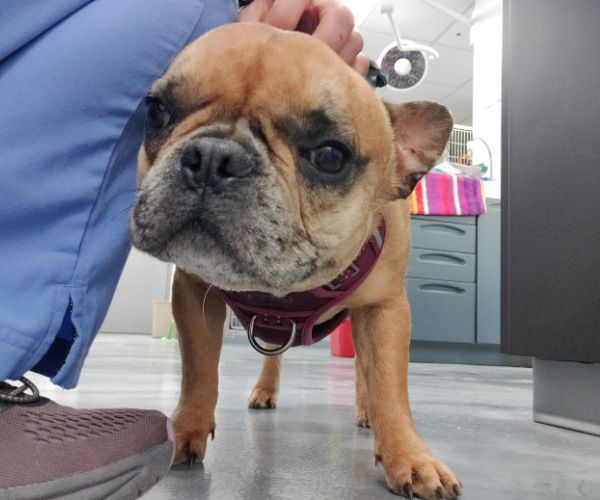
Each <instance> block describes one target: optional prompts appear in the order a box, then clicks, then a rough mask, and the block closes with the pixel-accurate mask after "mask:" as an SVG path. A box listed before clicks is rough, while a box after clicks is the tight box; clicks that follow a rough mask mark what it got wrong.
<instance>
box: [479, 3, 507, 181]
mask: <svg viewBox="0 0 600 500" xmlns="http://www.w3.org/2000/svg"><path fill="white" fill-rule="evenodd" d="M471 42H472V43H473V135H474V136H475V137H481V138H482V139H484V140H485V141H486V142H487V143H488V144H489V146H490V149H491V150H492V158H493V169H494V171H493V176H494V178H496V179H498V180H499V179H500V160H501V157H500V154H501V142H500V139H501V124H502V121H501V120H502V0H476V1H475V8H474V11H473V27H472V28H471ZM473 160H474V162H475V163H480V162H483V163H486V164H489V160H488V154H487V152H486V150H485V148H484V147H482V146H481V145H477V144H476V145H475V150H474V157H473Z"/></svg>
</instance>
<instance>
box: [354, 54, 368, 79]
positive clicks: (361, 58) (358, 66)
mask: <svg viewBox="0 0 600 500" xmlns="http://www.w3.org/2000/svg"><path fill="white" fill-rule="evenodd" d="M352 67H353V68H354V69H355V70H356V71H358V73H359V74H361V75H362V76H365V75H366V74H367V71H369V58H368V57H367V56H365V55H364V54H358V55H357V56H356V59H354V62H353V63H352Z"/></svg>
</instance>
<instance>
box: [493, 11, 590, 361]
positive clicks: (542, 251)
mask: <svg viewBox="0 0 600 500" xmlns="http://www.w3.org/2000/svg"><path fill="white" fill-rule="evenodd" d="M504 26H505V33H504V66H503V131H502V133H503V161H502V163H503V164H502V264H501V269H502V313H501V314H502V349H503V351H504V352H507V353H511V354H523V355H529V356H534V357H537V358H542V359H547V360H563V361H582V362H597V363H598V362H600V1H598V0H571V1H568V2H566V1H564V0H507V1H505V10H504Z"/></svg>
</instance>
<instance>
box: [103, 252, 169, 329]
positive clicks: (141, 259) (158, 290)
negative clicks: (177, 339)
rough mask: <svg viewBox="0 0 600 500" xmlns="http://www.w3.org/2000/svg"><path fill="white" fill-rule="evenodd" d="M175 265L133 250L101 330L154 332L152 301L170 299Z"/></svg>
mask: <svg viewBox="0 0 600 500" xmlns="http://www.w3.org/2000/svg"><path fill="white" fill-rule="evenodd" d="M170 274H171V266H170V265H169V264H166V263H165V262H161V261H159V260H157V259H155V258H153V257H150V256H149V255H146V254H143V253H141V252H139V251H137V250H136V249H135V248H134V249H132V250H131V253H130V254H129V258H128V259H127V264H125V269H124V270H123V274H122V275H121V279H120V280H119V284H118V286H117V290H116V291H115V295H114V297H113V300H112V303H111V305H110V308H109V310H108V313H107V315H106V318H105V320H104V323H103V324H102V327H101V328H100V331H101V332H118V333H144V334H148V335H150V334H151V332H152V301H153V300H155V299H162V300H165V299H168V298H169V282H170Z"/></svg>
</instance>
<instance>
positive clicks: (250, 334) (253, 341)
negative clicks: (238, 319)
mask: <svg viewBox="0 0 600 500" xmlns="http://www.w3.org/2000/svg"><path fill="white" fill-rule="evenodd" d="M255 321H256V316H252V319H251V320H250V326H249V327H248V342H250V345H251V346H252V347H254V349H255V350H256V351H257V352H260V353H261V354H263V355H264V356H276V355H277V354H283V353H284V352H285V351H287V350H288V349H289V348H290V347H291V346H292V344H293V343H294V340H296V323H295V322H294V320H291V319H290V322H291V323H292V331H291V332H290V338H289V339H288V341H287V342H286V343H285V344H283V345H281V346H279V347H276V348H275V349H265V348H264V347H261V346H260V345H259V343H258V342H257V341H256V338H255V337H254V322H255Z"/></svg>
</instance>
